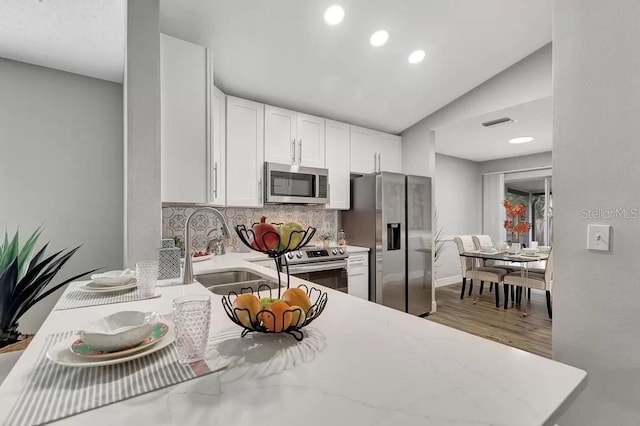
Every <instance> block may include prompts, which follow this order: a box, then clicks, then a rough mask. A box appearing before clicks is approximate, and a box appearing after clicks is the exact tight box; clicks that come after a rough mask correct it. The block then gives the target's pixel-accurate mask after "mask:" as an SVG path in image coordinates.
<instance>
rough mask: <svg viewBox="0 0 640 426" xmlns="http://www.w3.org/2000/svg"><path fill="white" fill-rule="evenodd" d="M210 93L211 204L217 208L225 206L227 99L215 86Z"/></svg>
mask: <svg viewBox="0 0 640 426" xmlns="http://www.w3.org/2000/svg"><path fill="white" fill-rule="evenodd" d="M212 87H213V90H210V91H209V94H210V96H211V99H210V105H211V107H210V108H209V110H210V123H209V124H210V135H211V141H210V144H211V145H210V146H211V149H210V150H209V155H210V161H209V170H210V179H209V182H210V185H209V202H210V203H211V204H213V205H215V206H225V205H226V202H227V198H226V182H227V168H226V165H227V161H226V145H227V144H226V134H227V130H226V126H227V114H226V112H227V97H226V95H225V94H224V93H222V91H220V89H218V88H217V87H215V86H213V85H212Z"/></svg>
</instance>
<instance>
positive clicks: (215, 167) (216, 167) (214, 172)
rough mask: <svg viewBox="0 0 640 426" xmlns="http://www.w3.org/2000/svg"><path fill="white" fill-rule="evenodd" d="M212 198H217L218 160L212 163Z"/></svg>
mask: <svg viewBox="0 0 640 426" xmlns="http://www.w3.org/2000/svg"><path fill="white" fill-rule="evenodd" d="M213 198H218V162H217V161H216V162H214V163H213Z"/></svg>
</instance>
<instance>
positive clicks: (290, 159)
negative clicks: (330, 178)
mask: <svg viewBox="0 0 640 426" xmlns="http://www.w3.org/2000/svg"><path fill="white" fill-rule="evenodd" d="M264 120H265V121H264V156H265V161H268V162H272V163H281V164H291V165H298V166H306V167H324V158H325V152H324V144H325V142H324V119H323V118H319V117H314V116H312V115H306V114H301V113H297V112H294V111H289V110H286V109H283V108H277V107H274V106H270V105H266V106H265V112H264Z"/></svg>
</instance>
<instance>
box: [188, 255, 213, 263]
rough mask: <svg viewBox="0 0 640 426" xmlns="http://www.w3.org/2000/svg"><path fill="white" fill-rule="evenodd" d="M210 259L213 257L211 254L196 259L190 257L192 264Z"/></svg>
mask: <svg viewBox="0 0 640 426" xmlns="http://www.w3.org/2000/svg"><path fill="white" fill-rule="evenodd" d="M212 257H213V254H208V255H206V256H198V257H193V256H191V261H192V262H202V261H203V260H209V259H211V258H212Z"/></svg>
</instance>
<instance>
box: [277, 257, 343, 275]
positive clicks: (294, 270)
mask: <svg viewBox="0 0 640 426" xmlns="http://www.w3.org/2000/svg"><path fill="white" fill-rule="evenodd" d="M336 269H345V270H346V269H347V261H346V260H340V261H335V262H317V263H313V264H310V265H295V266H289V273H290V274H293V275H295V274H304V273H305V272H320V271H333V270H336Z"/></svg>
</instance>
